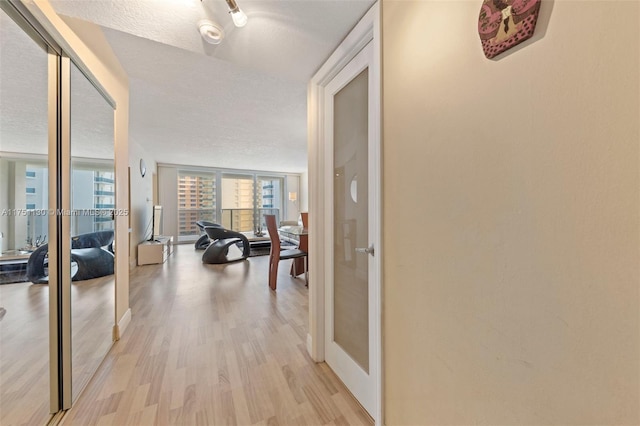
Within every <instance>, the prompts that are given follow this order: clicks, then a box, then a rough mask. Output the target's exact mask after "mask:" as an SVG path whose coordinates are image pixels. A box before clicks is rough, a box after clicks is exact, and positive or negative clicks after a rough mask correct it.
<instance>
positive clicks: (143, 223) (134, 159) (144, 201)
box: [129, 141, 157, 268]
mask: <svg viewBox="0 0 640 426" xmlns="http://www.w3.org/2000/svg"><path fill="white" fill-rule="evenodd" d="M140 159H143V160H144V162H145V165H146V166H147V173H146V174H145V176H144V177H142V175H141V174H140ZM129 171H130V191H131V203H130V206H129V215H130V219H131V220H130V225H131V233H130V238H131V240H130V241H131V247H130V249H129V250H130V258H129V267H130V268H131V267H134V266H136V265H137V259H138V244H139V243H140V242H142V241H144V240H145V239H147V238H149V232H150V230H151V228H150V227H149V224H150V223H151V218H152V216H153V174H154V173H156V172H157V167H156V162H155V160H154V159H153V157H152V156H151V155H150V154H149V153H148V152H147V151H145V150H144V148H142V147H141V146H140V144H138V143H136V142H133V141H130V142H129Z"/></svg>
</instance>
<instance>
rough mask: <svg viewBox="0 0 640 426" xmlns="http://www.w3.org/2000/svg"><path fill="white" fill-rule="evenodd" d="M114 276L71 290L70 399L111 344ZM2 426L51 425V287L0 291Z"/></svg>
mask: <svg viewBox="0 0 640 426" xmlns="http://www.w3.org/2000/svg"><path fill="white" fill-rule="evenodd" d="M114 300H115V293H114V279H113V275H111V276H107V277H102V278H96V279H93V280H85V281H74V282H72V284H71V306H72V309H71V328H72V348H71V351H72V361H71V362H72V371H71V374H72V391H73V396H74V398H75V397H77V395H78V394H79V393H80V390H81V389H82V387H83V386H84V385H85V384H86V383H87V382H88V381H89V379H90V378H91V376H92V375H93V373H94V372H95V371H96V370H97V368H98V366H99V365H100V363H101V361H102V359H103V357H104V355H105V354H106V353H107V351H108V350H109V348H110V347H111V344H112V327H113V322H114V318H115V311H114V310H115V306H114ZM0 306H1V307H3V308H4V309H6V312H5V314H4V316H3V317H2V319H1V320H0V424H1V425H3V426H5V425H6V426H8V425H22V424H29V425H43V424H46V422H47V421H48V420H49V417H50V415H49V286H48V285H46V284H32V283H30V282H24V283H15V284H3V285H0Z"/></svg>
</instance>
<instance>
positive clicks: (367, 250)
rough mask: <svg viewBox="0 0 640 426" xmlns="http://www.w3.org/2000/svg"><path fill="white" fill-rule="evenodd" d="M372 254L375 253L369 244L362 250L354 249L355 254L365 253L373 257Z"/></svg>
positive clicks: (359, 248) (361, 248) (360, 248)
mask: <svg viewBox="0 0 640 426" xmlns="http://www.w3.org/2000/svg"><path fill="white" fill-rule="evenodd" d="M374 252H375V249H374V248H373V244H371V245H370V246H369V247H366V248H363V247H358V248H356V253H367V254H370V255H371V256H373V255H374Z"/></svg>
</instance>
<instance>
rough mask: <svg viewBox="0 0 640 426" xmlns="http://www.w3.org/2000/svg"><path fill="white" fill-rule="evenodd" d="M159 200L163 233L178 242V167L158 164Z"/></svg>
mask: <svg viewBox="0 0 640 426" xmlns="http://www.w3.org/2000/svg"><path fill="white" fill-rule="evenodd" d="M158 200H159V202H160V205H162V233H163V234H164V235H165V236H173V241H174V243H177V242H178V169H177V168H175V167H172V166H158Z"/></svg>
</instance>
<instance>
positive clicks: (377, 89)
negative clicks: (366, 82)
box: [307, 2, 384, 425]
mask: <svg viewBox="0 0 640 426" xmlns="http://www.w3.org/2000/svg"><path fill="white" fill-rule="evenodd" d="M370 42H371V43H372V44H373V46H372V47H373V62H372V65H371V68H370V74H369V79H370V80H371V82H372V84H373V93H372V94H371V95H372V96H371V99H370V100H371V102H372V105H373V107H372V108H371V109H370V118H369V119H370V120H371V122H373V123H378V125H374V126H369V128H370V129H371V131H372V134H371V135H370V137H371V138H372V139H373V141H374V144H373V145H374V146H375V150H374V152H373V153H372V154H373V165H374V167H375V169H376V171H377V176H378V182H377V185H376V186H377V197H375V198H376V200H377V201H376V204H375V206H374V208H373V217H374V221H375V222H376V226H377V229H378V236H377V238H378V241H375V242H374V243H375V250H376V257H377V258H378V259H381V258H382V256H383V247H382V244H381V242H380V241H379V240H380V239H381V237H382V186H381V172H382V161H381V150H382V146H381V106H382V103H381V61H380V59H381V58H380V57H381V38H380V5H379V2H376V3H374V4H373V6H371V8H370V9H369V11H368V12H367V13H366V14H365V15H364V17H363V18H362V19H361V20H360V21H359V22H358V24H356V26H355V27H354V28H353V30H352V31H351V32H350V33H349V35H347V37H346V38H345V39H344V40H343V42H342V43H341V44H340V45H339V46H338V47H337V48H336V50H335V51H334V52H333V54H332V55H331V56H330V57H329V59H328V60H327V61H326V62H325V63H324V65H323V66H322V67H321V68H320V69H319V70H318V72H317V73H316V74H315V75H314V76H313V77H312V79H311V81H310V82H309V85H308V93H307V111H308V113H307V114H308V156H309V158H308V162H309V282H310V285H309V333H308V334H307V351H308V352H309V355H310V356H311V358H313V360H314V361H316V362H322V361H324V360H325V345H324V339H325V308H326V306H325V290H326V286H325V283H326V281H327V278H328V277H327V276H326V273H325V265H326V262H328V259H326V256H325V246H326V242H327V240H328V238H327V237H326V233H327V230H326V224H325V221H324V220H323V219H322V218H324V217H325V214H326V212H327V209H331V206H332V205H331V204H330V202H331V200H328V199H327V195H328V193H329V191H327V190H326V188H325V182H326V175H327V173H332V171H331V170H330V168H331V167H330V166H331V165H330V164H327V161H326V158H325V157H326V156H325V145H326V143H325V140H326V138H325V130H324V129H325V124H326V123H325V120H324V112H325V98H324V88H325V87H326V86H327V85H328V84H329V83H330V82H331V80H333V78H334V77H335V76H336V75H337V74H338V73H339V72H340V71H341V70H342V69H343V68H344V67H345V65H347V64H348V63H349V62H350V61H351V60H352V59H353V58H354V57H355V56H356V55H357V54H358V53H359V52H360V51H361V50H362V49H363V48H364V47H365V46H366V45H367V44H369V43H370ZM370 190H371V188H370ZM376 264H377V267H376V271H375V272H376V274H377V277H378V279H374V280H371V282H370V285H371V286H372V291H373V299H374V301H373V306H370V308H372V309H373V310H374V312H375V314H374V318H375V321H374V324H372V329H371V330H370V332H371V333H372V334H373V335H374V336H375V340H376V341H377V345H375V347H374V348H373V350H374V353H373V354H372V359H374V360H375V361H374V362H375V364H376V365H373V366H372V371H375V374H376V375H377V377H376V379H375V381H376V384H377V385H376V403H375V411H374V412H373V413H370V414H371V415H372V416H373V419H374V421H375V423H376V425H380V424H382V419H383V412H382V409H383V407H382V396H383V379H382V378H383V376H384V375H383V369H382V303H381V302H382V278H383V277H382V262H381V261H378V262H377V263H376Z"/></svg>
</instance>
